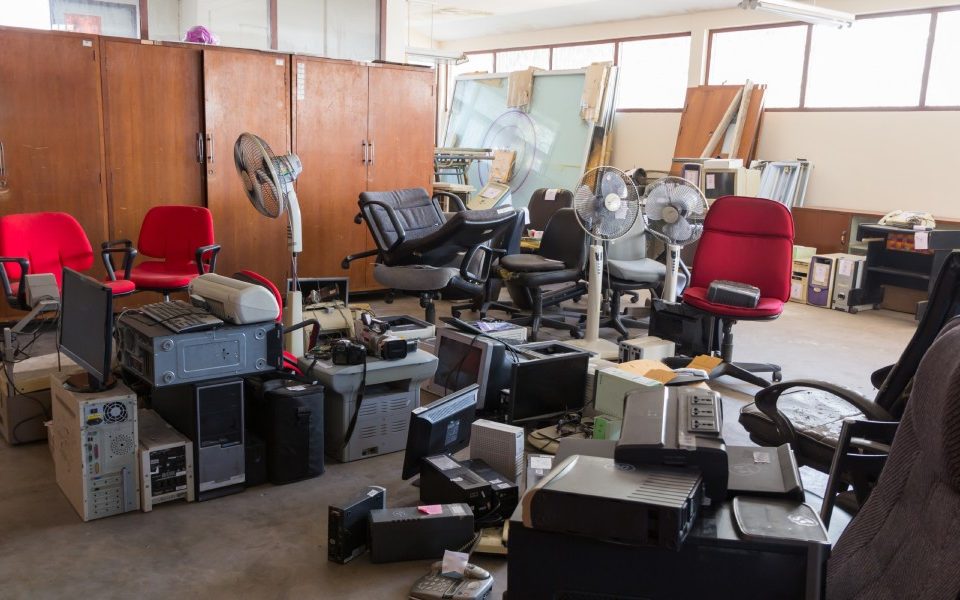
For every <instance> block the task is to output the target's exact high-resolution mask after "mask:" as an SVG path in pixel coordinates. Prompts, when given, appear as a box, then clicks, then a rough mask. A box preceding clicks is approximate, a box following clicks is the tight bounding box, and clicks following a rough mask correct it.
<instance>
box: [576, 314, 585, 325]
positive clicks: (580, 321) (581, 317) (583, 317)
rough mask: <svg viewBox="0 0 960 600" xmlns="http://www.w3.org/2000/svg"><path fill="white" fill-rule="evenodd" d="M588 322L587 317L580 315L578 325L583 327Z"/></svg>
mask: <svg viewBox="0 0 960 600" xmlns="http://www.w3.org/2000/svg"><path fill="white" fill-rule="evenodd" d="M586 322H587V315H580V318H579V319H578V320H577V324H578V325H583V324H584V323H586Z"/></svg>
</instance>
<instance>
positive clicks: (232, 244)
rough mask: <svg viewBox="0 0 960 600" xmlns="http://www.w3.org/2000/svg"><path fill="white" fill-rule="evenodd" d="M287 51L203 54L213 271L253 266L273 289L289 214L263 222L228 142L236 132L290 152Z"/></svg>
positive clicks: (285, 267)
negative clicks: (215, 251) (215, 249)
mask: <svg viewBox="0 0 960 600" xmlns="http://www.w3.org/2000/svg"><path fill="white" fill-rule="evenodd" d="M289 69H290V65H289V56H287V55H280V54H271V53H263V52H246V51H239V50H236V51H235V50H214V49H210V50H207V49H205V50H204V51H203V99H204V115H205V120H206V139H205V144H206V158H205V161H206V169H207V207H208V208H209V209H210V211H211V212H212V213H213V219H214V228H215V232H216V237H217V243H219V244H220V245H221V246H223V250H222V251H221V252H220V256H219V258H218V259H217V271H218V272H220V273H222V274H224V275H232V274H233V273H235V272H237V271H239V270H242V269H250V270H253V271H257V272H258V273H261V274H263V275H265V276H266V277H268V278H269V279H271V280H272V281H273V282H274V283H276V284H277V285H278V286H281V289H283V286H285V285H286V278H287V276H288V274H289V272H290V253H289V251H288V249H287V216H286V213H284V214H283V215H281V217H280V218H278V219H269V218H267V217H265V216H263V215H261V214H260V213H258V212H257V210H256V209H255V208H254V207H253V206H252V205H251V204H250V201H249V200H248V199H247V195H246V193H245V192H244V189H243V185H242V184H241V182H240V176H239V175H238V174H237V168H236V166H235V164H234V160H233V145H234V143H235V142H236V141H237V138H238V137H239V136H240V134H241V133H244V132H250V133H254V134H256V135H258V136H260V137H261V138H263V139H264V140H265V141H266V142H267V143H268V144H269V145H270V147H271V149H272V150H273V151H274V153H275V154H285V153H287V152H289V151H290V91H289V90H290V88H289V85H290V71H289Z"/></svg>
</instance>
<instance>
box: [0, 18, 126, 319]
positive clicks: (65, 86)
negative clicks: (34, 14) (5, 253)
mask: <svg viewBox="0 0 960 600" xmlns="http://www.w3.org/2000/svg"><path fill="white" fill-rule="evenodd" d="M98 42H99V40H98V39H97V37H96V36H83V35H78V34H62V33H50V32H30V31H19V30H9V29H8V30H3V31H2V43H0V48H2V51H0V144H3V160H4V166H5V169H6V174H7V182H8V184H9V191H8V192H7V193H5V194H4V196H3V197H2V202H0V214H4V215H7V214H14V213H23V212H41V211H60V212H66V213H70V214H71V215H73V216H74V217H76V219H77V220H78V221H79V222H80V224H81V225H82V226H83V229H84V231H86V233H87V236H88V237H89V238H90V241H91V243H92V244H93V245H94V246H99V244H100V242H101V241H104V240H106V239H107V237H108V230H107V206H106V196H105V194H104V188H103V184H102V177H103V153H102V152H101V151H100V143H101V134H102V131H101V123H100V115H101V107H100V100H101V99H100V66H99V48H98V45H99V43H98ZM94 270H95V272H96V273H100V272H102V268H100V267H99V260H98V261H96V262H95V263H94ZM14 314H17V313H16V312H15V311H10V310H9V309H7V308H6V305H5V304H4V305H3V306H2V312H0V316H3V317H9V316H12V315H14Z"/></svg>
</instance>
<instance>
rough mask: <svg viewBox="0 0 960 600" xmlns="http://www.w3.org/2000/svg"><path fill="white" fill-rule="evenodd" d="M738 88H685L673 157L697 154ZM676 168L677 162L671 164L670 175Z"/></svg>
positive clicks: (678, 172) (687, 156) (689, 156)
mask: <svg viewBox="0 0 960 600" xmlns="http://www.w3.org/2000/svg"><path fill="white" fill-rule="evenodd" d="M739 89H741V88H740V86H736V85H701V86H699V87H692V88H687V97H686V100H685V101H684V106H683V114H682V115H681V117H680V129H679V131H678V132H677V144H676V146H675V147H674V151H673V156H674V157H677V158H691V157H696V156H700V153H701V152H702V151H703V148H704V146H706V145H707V141H708V140H709V139H710V136H711V135H712V133H713V130H714V128H715V127H716V125H717V123H719V122H720V118H721V117H723V114H724V113H725V112H726V109H727V107H728V106H730V101H731V100H733V97H734V96H735V95H736V94H737V90H739ZM680 170H681V166H680V164H673V165H672V166H671V168H670V174H671V175H679V174H680Z"/></svg>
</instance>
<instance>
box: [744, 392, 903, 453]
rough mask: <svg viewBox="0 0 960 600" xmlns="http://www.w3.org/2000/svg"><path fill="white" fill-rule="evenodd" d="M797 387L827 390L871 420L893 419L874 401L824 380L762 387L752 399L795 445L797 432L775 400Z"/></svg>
mask: <svg viewBox="0 0 960 600" xmlns="http://www.w3.org/2000/svg"><path fill="white" fill-rule="evenodd" d="M798 387H808V388H814V389H817V390H822V391H824V392H829V393H831V394H833V395H834V396H837V397H839V398H842V399H843V400H845V401H847V402H849V403H850V404H852V405H853V406H854V407H856V408H857V409H858V410H859V411H860V412H862V413H863V414H864V415H865V416H866V417H867V418H868V419H870V420H872V421H894V420H895V419H894V418H893V417H892V416H890V414H889V413H888V412H887V411H885V410H884V409H883V408H881V407H880V406H878V405H877V404H876V403H875V402H873V401H871V400H868V399H866V398H864V397H863V396H861V395H860V394H858V393H857V392H855V391H853V390H851V389H849V388H845V387H842V386H839V385H835V384H833V383H828V382H826V381H817V380H815V379H795V380H793V381H783V382H780V383H775V384H773V385H771V386H768V387H765V388H763V389H762V390H760V391H759V392H757V395H756V396H754V398H753V401H754V403H755V404H756V405H757V408H758V409H759V410H760V412H762V413H763V414H765V415H767V416H768V417H770V419H771V420H772V421H773V424H774V425H775V426H776V428H777V432H778V433H780V435H781V436H782V437H783V439H784V441H785V442H789V443H791V444H794V445H796V443H797V432H796V430H795V429H794V428H793V424H792V423H791V422H790V420H789V419H788V418H787V417H786V415H784V414H783V413H782V412H781V411H780V409H778V408H777V400H779V398H780V395H781V394H783V393H784V392H785V391H787V390H789V389H791V388H798Z"/></svg>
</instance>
